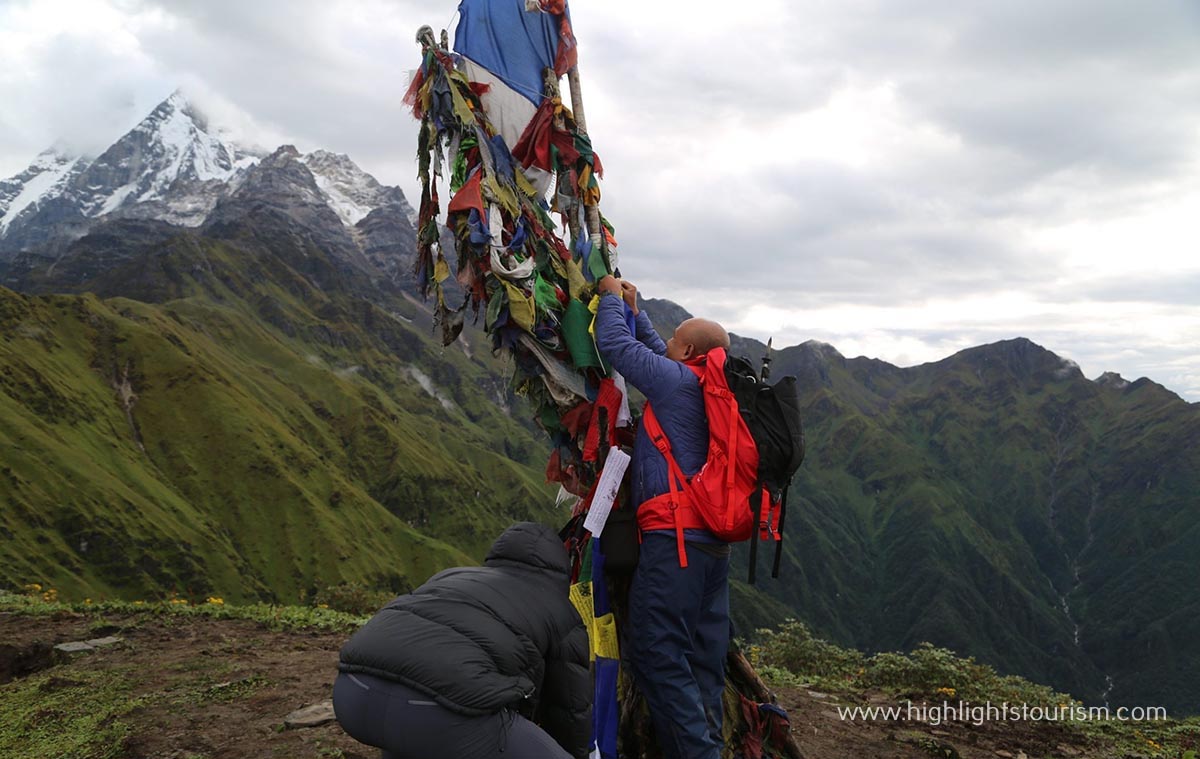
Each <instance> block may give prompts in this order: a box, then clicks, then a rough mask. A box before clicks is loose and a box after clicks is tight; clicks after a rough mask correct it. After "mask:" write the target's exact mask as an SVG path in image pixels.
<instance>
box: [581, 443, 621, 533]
mask: <svg viewBox="0 0 1200 759" xmlns="http://www.w3.org/2000/svg"><path fill="white" fill-rule="evenodd" d="M627 468H629V454H628V453H625V451H622V450H621V449H620V448H613V449H611V450H610V451H609V452H608V459H607V460H605V462H604V470H603V471H602V472H600V482H599V483H597V485H596V495H595V496H593V497H592V505H591V506H590V507H589V508H588V514H587V517H585V518H584V520H583V526H584V529H586V530H587V531H588V532H590V533H592V534H593V535H599V534H600V533H601V532H603V531H604V523H605V522H607V521H608V514H609V512H610V511H612V505H613V501H615V500H616V499H617V489H618V488H620V487H621V479H622V478H624V477H625V470H626V469H627Z"/></svg>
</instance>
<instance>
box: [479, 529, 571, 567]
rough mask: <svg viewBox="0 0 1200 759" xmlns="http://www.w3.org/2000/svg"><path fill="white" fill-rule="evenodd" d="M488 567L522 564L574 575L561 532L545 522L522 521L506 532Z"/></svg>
mask: <svg viewBox="0 0 1200 759" xmlns="http://www.w3.org/2000/svg"><path fill="white" fill-rule="evenodd" d="M483 563H484V564H486V565H487V566H496V565H505V564H508V565H512V564H521V565H524V566H526V567H530V568H533V569H543V570H549V571H551V572H557V573H560V574H563V575H566V576H568V577H569V576H570V574H571V562H570V559H569V558H568V557H567V549H566V548H565V547H564V546H563V542H562V540H561V539H559V537H558V533H557V532H555V531H554V530H552V529H550V528H549V527H547V526H546V525H544V524H538V523H536V522H520V523H518V524H514V525H513V526H512V527H509V528H508V529H507V530H505V531H504V533H503V534H502V535H500V537H499V538H496V542H495V543H493V544H492V548H491V550H489V551H488V554H487V558H486V559H484V561H483Z"/></svg>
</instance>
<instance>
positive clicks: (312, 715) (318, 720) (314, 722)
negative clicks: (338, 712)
mask: <svg viewBox="0 0 1200 759" xmlns="http://www.w3.org/2000/svg"><path fill="white" fill-rule="evenodd" d="M335 719H337V717H336V716H334V714H333V701H322V702H321V703H319V704H313V705H311V706H306V707H304V708H303V709H297V710H296V711H294V712H292V713H291V714H289V715H288V716H286V717H284V719H283V724H284V725H285V726H286V727H287V728H288V729H290V730H295V729H298V728H302V727H317V726H319V725H324V724H327V723H329V722H333V721H334V720H335Z"/></svg>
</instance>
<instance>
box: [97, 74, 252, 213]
mask: <svg viewBox="0 0 1200 759" xmlns="http://www.w3.org/2000/svg"><path fill="white" fill-rule="evenodd" d="M260 157H261V156H260V155H258V154H256V153H254V152H251V151H248V150H245V149H243V148H241V147H239V146H237V145H235V144H234V143H232V142H229V141H226V140H225V139H223V138H222V137H221V136H219V135H218V134H216V133H214V132H213V131H212V130H210V129H209V127H208V122H207V120H206V119H205V118H204V117H203V116H202V115H201V114H200V113H199V112H198V111H196V110H195V109H194V108H193V107H192V106H191V104H189V103H188V101H187V99H186V98H185V97H184V96H183V94H182V93H181V92H178V91H176V92H175V93H174V94H172V95H171V97H169V98H167V99H166V100H165V101H163V102H162V103H160V104H159V106H158V107H157V108H155V109H154V110H153V111H152V112H151V113H150V115H149V116H147V117H146V118H145V119H143V120H142V122H141V123H140V124H138V125H137V126H135V127H134V128H133V129H131V130H130V131H129V132H128V133H126V134H125V136H124V137H122V138H121V139H119V140H117V142H115V143H114V144H113V145H112V147H110V148H109V149H108V150H106V151H104V152H103V153H101V154H100V156H99V157H98V158H97V159H96V160H95V161H94V162H92V164H91V165H90V166H88V168H87V170H86V171H85V172H83V174H81V175H80V178H79V180H78V181H77V182H76V183H75V188H74V189H75V191H76V193H77V197H78V199H79V203H80V211H81V212H82V213H83V215H84V216H85V217H88V218H94V217H97V216H102V215H105V214H111V213H121V214H122V215H123V216H137V217H141V218H158V219H162V220H164V221H168V222H172V223H175V224H179V225H181V226H197V225H199V224H200V223H201V222H203V221H204V217H205V216H207V215H208V212H209V211H211V210H212V207H213V205H215V203H216V199H217V197H219V196H220V194H221V191H222V189H223V188H224V187H225V186H226V185H227V184H228V183H229V182H230V181H231V180H235V179H236V177H237V175H238V173H239V172H240V171H242V170H244V169H246V168H248V167H250V166H252V165H254V163H256V162H257V161H258V159H259V158H260Z"/></svg>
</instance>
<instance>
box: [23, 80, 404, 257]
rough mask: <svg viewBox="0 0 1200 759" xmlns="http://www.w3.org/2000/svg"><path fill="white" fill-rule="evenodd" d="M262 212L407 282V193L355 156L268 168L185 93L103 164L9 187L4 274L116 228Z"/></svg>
mask: <svg viewBox="0 0 1200 759" xmlns="http://www.w3.org/2000/svg"><path fill="white" fill-rule="evenodd" d="M263 208H273V209H275V210H276V211H278V212H281V213H283V214H284V215H286V216H287V217H288V218H290V219H291V220H293V221H294V222H295V223H296V225H297V226H298V227H301V228H306V229H309V230H310V231H312V230H317V231H319V237H320V239H321V240H323V241H327V242H329V243H330V244H331V245H333V246H334V247H335V248H336V249H337V250H338V252H339V254H340V255H341V256H342V257H345V258H349V259H351V260H352V262H354V263H356V264H358V265H360V266H361V267H363V268H368V269H371V270H373V271H375V272H377V273H379V274H382V275H383V276H385V277H387V278H389V279H399V278H404V277H405V276H407V272H408V270H409V268H410V264H411V254H412V253H415V242H416V237H415V231H414V217H415V212H414V211H413V208H412V206H411V205H409V203H408V201H407V200H406V199H405V197H404V194H403V193H402V192H401V191H400V189H399V188H398V187H388V186H385V185H382V184H380V183H379V182H378V181H377V180H376V179H375V178H374V177H372V176H371V175H370V174H368V173H366V172H365V171H363V170H362V169H361V168H359V167H358V166H357V165H356V164H355V163H354V162H353V161H352V160H351V159H350V158H349V157H348V156H345V155H339V154H334V153H331V152H328V151H324V150H316V151H313V152H312V153H308V154H300V153H299V152H298V151H296V150H295V148H292V147H290V146H284V147H283V148H280V149H278V150H276V151H275V152H273V153H271V154H270V155H269V156H268V155H267V154H266V153H264V152H262V151H256V150H252V149H248V148H245V147H243V146H241V145H238V144H237V143H235V142H234V141H232V140H230V139H228V138H227V137H226V136H225V135H223V134H222V133H221V131H220V130H219V129H215V128H213V127H212V126H210V125H209V123H208V120H207V119H206V118H205V117H204V116H203V114H201V113H200V112H199V111H198V110H197V109H196V108H195V107H194V106H193V105H192V104H191V103H189V102H188V100H187V98H186V97H185V96H184V95H183V94H182V93H181V92H179V91H176V92H175V93H173V94H172V95H171V96H170V97H168V98H167V99H166V100H164V101H163V102H162V103H160V104H159V105H158V106H157V107H156V108H155V109H154V110H153V111H152V112H151V113H150V114H149V115H148V116H147V117H146V118H145V119H143V120H142V121H141V123H139V124H138V125H137V126H135V127H134V128H133V129H131V130H130V131H129V132H127V133H126V134H125V135H124V136H122V137H121V138H120V139H119V140H117V141H116V142H115V143H113V144H112V145H111V146H110V147H109V148H108V149H107V150H105V151H104V152H103V153H101V154H100V155H99V156H98V157H96V158H95V159H89V158H87V157H78V156H70V155H65V154H64V153H63V152H62V151H60V150H55V149H51V150H47V151H46V152H44V153H42V154H41V155H39V156H38V157H37V158H36V159H35V160H34V162H33V163H32V164H31V165H30V166H29V168H27V169H26V170H25V171H23V172H21V173H20V174H17V175H16V176H14V177H12V178H10V179H8V180H4V181H0V264H3V263H4V262H5V261H6V260H7V261H9V262H12V261H14V259H16V258H18V257H20V258H21V260H22V262H23V264H22V266H23V268H31V267H35V266H36V265H37V263H36V261H37V260H38V259H41V260H43V261H46V262H49V261H53V260H57V258H58V257H59V253H58V251H61V250H63V249H64V248H65V246H66V245H68V244H69V243H70V242H71V241H72V240H75V239H78V238H80V237H82V236H84V235H86V234H88V232H89V231H90V230H92V229H93V228H95V227H96V225H98V224H101V223H104V222H107V221H110V220H117V219H144V220H153V221H156V222H166V223H167V224H170V225H173V226H176V227H190V228H197V227H199V228H203V229H212V228H214V227H216V226H220V225H221V224H225V225H228V223H229V221H230V220H231V219H233V218H240V217H244V216H246V215H248V214H251V213H255V212H259V211H261V210H262V209H263Z"/></svg>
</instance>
